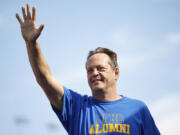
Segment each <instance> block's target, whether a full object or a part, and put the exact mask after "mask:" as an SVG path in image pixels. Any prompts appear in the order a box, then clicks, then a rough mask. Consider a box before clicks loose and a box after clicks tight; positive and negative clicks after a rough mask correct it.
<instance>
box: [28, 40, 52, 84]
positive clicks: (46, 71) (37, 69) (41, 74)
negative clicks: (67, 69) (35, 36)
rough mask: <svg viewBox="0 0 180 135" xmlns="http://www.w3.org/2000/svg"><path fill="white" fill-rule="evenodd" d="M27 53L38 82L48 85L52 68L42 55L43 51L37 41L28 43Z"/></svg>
mask: <svg viewBox="0 0 180 135" xmlns="http://www.w3.org/2000/svg"><path fill="white" fill-rule="evenodd" d="M26 47H27V52H28V57H29V61H30V64H31V67H32V70H33V72H34V74H35V77H36V80H37V82H38V83H39V84H40V85H43V84H44V83H46V81H47V80H46V79H47V77H48V76H49V75H50V74H51V72H50V68H49V66H48V64H47V62H46V60H45V58H44V57H43V55H42V53H41V49H40V47H39V44H38V42H37V41H35V42H26Z"/></svg>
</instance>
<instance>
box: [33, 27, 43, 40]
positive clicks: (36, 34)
mask: <svg viewBox="0 0 180 135" xmlns="http://www.w3.org/2000/svg"><path fill="white" fill-rule="evenodd" d="M43 28H44V24H41V26H40V27H39V28H38V29H37V31H36V33H35V35H34V39H35V40H36V39H37V38H38V37H39V35H40V34H41V32H42V30H43Z"/></svg>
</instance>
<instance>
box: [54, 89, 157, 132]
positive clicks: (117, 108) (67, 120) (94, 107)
mask: <svg viewBox="0 0 180 135" xmlns="http://www.w3.org/2000/svg"><path fill="white" fill-rule="evenodd" d="M63 98H64V99H63V110H62V113H60V112H59V111H58V110H57V109H56V108H55V107H53V106H52V107H53V110H54V111H55V113H56V114H57V116H58V118H59V120H60V121H61V123H62V124H63V126H64V128H65V129H66V131H67V132H68V134H69V135H160V133H159V131H158V129H157V127H156V125H155V122H154V120H153V118H152V116H151V114H150V112H149V110H148V108H147V106H146V105H145V104H144V103H143V102H141V101H139V100H135V99H130V98H128V97H122V98H121V99H119V100H116V101H99V100H95V99H94V98H93V97H92V96H90V97H88V96H87V95H85V96H82V95H80V94H78V93H76V92H74V91H72V90H70V89H67V88H65V87H64V97H63Z"/></svg>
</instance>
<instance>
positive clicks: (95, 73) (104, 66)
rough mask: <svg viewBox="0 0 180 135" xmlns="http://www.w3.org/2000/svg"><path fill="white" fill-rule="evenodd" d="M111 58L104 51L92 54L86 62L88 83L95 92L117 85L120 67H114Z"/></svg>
mask: <svg viewBox="0 0 180 135" xmlns="http://www.w3.org/2000/svg"><path fill="white" fill-rule="evenodd" d="M110 62H111V60H110V58H109V56H108V55H106V54H104V53H97V54H94V55H92V56H91V57H90V58H89V59H88V61H87V64H86V69H87V77H88V83H89V86H90V88H91V90H92V92H93V93H96V91H98V90H101V91H106V90H108V89H109V88H111V87H114V86H115V85H116V80H117V78H118V75H119V69H118V68H116V69H115V70H113V69H112V67H111V65H110Z"/></svg>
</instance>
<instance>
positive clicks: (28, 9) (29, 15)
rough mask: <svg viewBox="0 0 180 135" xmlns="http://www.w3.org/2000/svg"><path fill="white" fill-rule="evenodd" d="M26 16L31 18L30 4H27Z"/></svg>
mask: <svg viewBox="0 0 180 135" xmlns="http://www.w3.org/2000/svg"><path fill="white" fill-rule="evenodd" d="M27 18H28V19H31V12H30V5H29V4H27Z"/></svg>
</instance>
